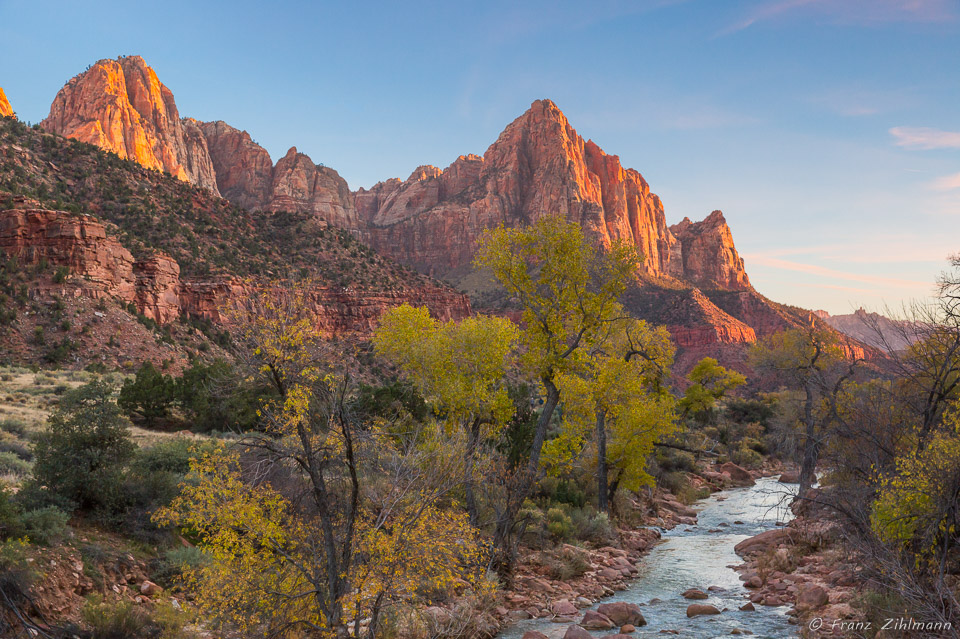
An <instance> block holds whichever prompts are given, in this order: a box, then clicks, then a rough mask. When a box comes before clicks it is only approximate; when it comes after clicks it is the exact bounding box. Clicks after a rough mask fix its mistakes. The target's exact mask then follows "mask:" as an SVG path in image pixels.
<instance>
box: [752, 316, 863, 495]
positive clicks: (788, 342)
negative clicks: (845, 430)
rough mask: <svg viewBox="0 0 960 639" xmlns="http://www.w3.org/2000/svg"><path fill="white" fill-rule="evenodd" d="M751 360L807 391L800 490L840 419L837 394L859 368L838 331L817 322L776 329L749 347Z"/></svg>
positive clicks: (811, 476) (812, 474) (807, 483)
mask: <svg viewBox="0 0 960 639" xmlns="http://www.w3.org/2000/svg"><path fill="white" fill-rule="evenodd" d="M749 357H750V363H751V366H752V367H753V368H755V369H756V370H757V371H758V372H760V373H761V374H769V375H772V376H775V377H776V378H778V379H780V380H781V381H783V382H785V383H787V384H789V385H792V386H796V387H800V388H801V389H802V391H803V410H802V418H801V428H802V434H801V437H800V439H801V450H802V453H801V461H800V492H799V494H800V495H801V496H802V495H804V494H805V493H806V492H807V490H808V489H809V488H810V486H812V485H813V482H814V480H815V478H816V467H817V462H818V460H819V455H820V450H821V448H822V446H823V445H824V442H825V441H826V439H827V438H828V437H829V435H830V428H831V426H832V425H834V424H835V422H836V420H837V397H838V395H839V394H840V392H841V390H842V389H843V387H844V384H846V383H847V382H848V381H850V380H851V379H852V377H853V375H854V373H855V371H856V366H857V363H858V361H859V360H858V359H857V358H855V357H848V351H847V350H845V349H844V345H843V343H842V341H841V338H840V337H839V335H838V334H837V333H834V332H833V331H828V330H825V329H822V328H817V327H814V326H810V327H805V328H795V329H791V330H788V331H781V332H779V333H775V334H773V335H771V336H769V337H767V338H766V339H764V340H762V341H760V342H758V343H757V344H755V345H754V346H753V348H752V349H751V351H750V356H749Z"/></svg>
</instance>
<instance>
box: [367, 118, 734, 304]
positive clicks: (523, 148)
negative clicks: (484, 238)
mask: <svg viewBox="0 0 960 639" xmlns="http://www.w3.org/2000/svg"><path fill="white" fill-rule="evenodd" d="M355 202H356V208H357V213H358V215H359V217H360V219H361V221H362V222H366V225H367V229H368V232H369V238H370V242H371V244H372V245H373V247H374V248H375V249H377V250H378V251H380V252H382V253H385V254H387V255H390V256H392V257H394V258H396V259H399V260H401V261H404V262H407V263H411V264H414V265H416V266H417V267H419V268H421V269H425V270H428V271H432V272H442V271H443V270H444V269H451V268H457V267H459V266H462V265H465V264H468V263H469V262H470V259H471V258H472V257H473V253H474V251H475V250H476V242H477V239H478V238H479V236H480V234H481V233H482V232H483V230H485V229H487V228H491V227H494V226H496V225H498V224H505V225H507V226H523V225H527V224H530V223H532V222H535V221H536V220H538V219H540V218H541V217H543V216H545V215H554V214H560V215H563V216H564V217H566V218H567V219H569V220H571V221H574V222H577V223H578V224H580V225H581V226H582V227H583V228H584V229H586V231H587V232H588V234H590V235H591V236H593V237H595V238H597V239H598V240H599V241H600V242H601V243H602V244H604V245H609V244H610V243H611V242H613V241H615V240H621V241H626V242H629V243H632V244H634V245H635V246H636V247H637V248H638V249H639V250H640V252H641V253H642V254H643V256H644V263H643V269H644V271H645V272H646V273H647V274H649V275H653V276H668V277H675V278H680V279H685V280H689V281H691V282H695V283H697V284H709V285H710V286H713V287H720V288H730V289H742V288H749V286H750V283H749V280H748V278H747V276H746V273H745V272H744V271H743V260H741V259H740V257H739V255H737V253H736V249H735V248H734V247H733V239H732V237H731V235H730V229H729V227H727V225H726V222H725V220H724V219H723V215H722V214H720V213H719V212H717V213H715V214H713V215H711V216H710V218H708V219H707V220H704V221H703V222H700V223H697V224H693V223H691V222H689V220H687V221H686V223H681V224H680V225H678V227H679V228H680V230H682V232H683V238H678V237H677V236H676V235H675V233H674V231H673V230H672V229H671V228H670V227H668V226H667V224H666V221H665V217H664V212H663V204H662V203H661V201H660V198H659V197H657V196H656V195H655V194H654V193H652V192H651V191H650V186H649V184H647V181H646V180H644V179H643V176H642V175H640V173H639V172H637V171H635V170H633V169H629V168H625V167H624V166H623V165H621V163H620V158H618V157H617V156H616V155H609V154H607V153H605V152H604V151H603V149H601V148H600V147H599V146H597V145H596V144H595V143H594V142H593V141H590V140H584V139H583V138H582V137H580V136H579V135H578V134H577V132H576V130H574V128H573V127H572V126H571V125H570V123H569V122H568V121H567V118H566V116H565V115H564V114H563V113H562V112H561V111H560V109H559V108H557V106H556V105H555V104H554V103H553V102H551V101H550V100H538V101H536V102H534V103H533V104H532V105H531V106H530V109H528V110H527V111H526V113H524V114H523V115H521V116H520V117H519V118H517V119H516V120H514V121H513V122H512V123H511V124H510V125H508V126H507V128H506V129H504V131H503V133H501V134H500V137H499V138H498V139H497V141H496V142H494V143H493V144H492V145H491V146H490V147H489V148H488V149H487V151H486V153H484V155H483V157H480V156H477V155H465V156H461V157H459V158H457V159H456V161H454V162H453V164H451V165H450V166H449V167H447V168H446V169H444V170H440V169H438V168H436V167H432V166H428V167H419V168H418V169H417V170H415V171H414V172H413V174H412V175H410V177H408V178H407V179H406V180H403V181H401V180H399V179H393V180H387V181H385V182H380V183H378V184H376V185H375V186H373V187H372V188H370V189H360V190H359V191H357V192H356V194H355ZM674 228H677V227H674ZM716 260H721V262H722V263H721V264H714V262H715V261H716Z"/></svg>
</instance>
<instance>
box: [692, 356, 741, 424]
mask: <svg viewBox="0 0 960 639" xmlns="http://www.w3.org/2000/svg"><path fill="white" fill-rule="evenodd" d="M687 379H688V380H689V381H690V386H688V387H687V390H686V391H684V394H683V398H681V400H680V402H679V408H680V412H681V414H682V416H683V417H687V416H688V415H692V416H693V417H694V418H695V419H696V420H697V421H699V422H701V423H704V424H705V423H708V422H709V421H710V419H711V417H712V414H713V409H714V407H715V406H716V405H717V403H718V402H719V401H720V400H722V399H723V398H724V396H725V395H726V394H727V393H728V392H730V391H731V390H733V389H734V388H737V387H738V386H743V384H745V383H746V381H747V378H746V377H744V376H743V375H742V374H740V373H738V372H737V371H734V370H730V369H728V368H725V367H723V366H721V365H720V364H719V363H718V362H717V360H715V359H714V358H712V357H704V358H703V359H702V360H700V361H699V362H697V365H696V366H694V367H693V369H692V370H691V371H690V372H689V373H687Z"/></svg>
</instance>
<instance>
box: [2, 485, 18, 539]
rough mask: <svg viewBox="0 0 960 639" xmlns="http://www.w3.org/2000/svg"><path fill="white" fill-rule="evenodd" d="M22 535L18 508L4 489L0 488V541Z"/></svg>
mask: <svg viewBox="0 0 960 639" xmlns="http://www.w3.org/2000/svg"><path fill="white" fill-rule="evenodd" d="M22 536H23V521H22V520H21V519H20V509H19V508H17V505H16V503H14V501H13V500H12V499H10V493H9V492H8V491H7V490H6V489H0V541H6V540H7V539H18V538H20V537H22Z"/></svg>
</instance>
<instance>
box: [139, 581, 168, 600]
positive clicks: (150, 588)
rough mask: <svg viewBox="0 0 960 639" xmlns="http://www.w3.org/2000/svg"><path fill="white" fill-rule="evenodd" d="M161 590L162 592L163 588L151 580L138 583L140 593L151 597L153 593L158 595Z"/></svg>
mask: <svg viewBox="0 0 960 639" xmlns="http://www.w3.org/2000/svg"><path fill="white" fill-rule="evenodd" d="M161 592H163V588H162V587H160V586H158V585H157V584H155V583H153V582H152V581H144V582H143V583H142V584H140V594H141V595H146V596H147V597H153V596H154V595H159V594H160V593H161Z"/></svg>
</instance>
